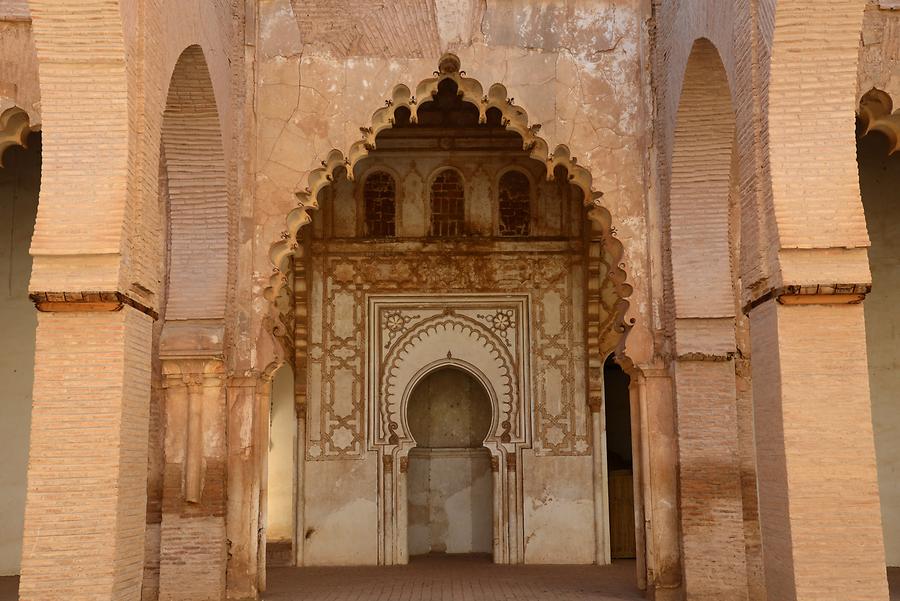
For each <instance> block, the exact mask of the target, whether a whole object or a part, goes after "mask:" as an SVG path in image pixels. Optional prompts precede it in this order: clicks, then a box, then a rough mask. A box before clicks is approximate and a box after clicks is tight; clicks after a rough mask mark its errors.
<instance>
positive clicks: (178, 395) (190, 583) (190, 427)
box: [159, 357, 228, 601]
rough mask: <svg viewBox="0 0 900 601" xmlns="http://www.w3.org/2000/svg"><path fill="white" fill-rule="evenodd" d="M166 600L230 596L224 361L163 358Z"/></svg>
mask: <svg viewBox="0 0 900 601" xmlns="http://www.w3.org/2000/svg"><path fill="white" fill-rule="evenodd" d="M163 373H164V376H165V387H166V418H165V422H166V436H165V468H164V475H163V502H162V523H161V527H160V560H159V563H160V565H159V599H160V601H209V600H213V599H223V598H224V597H225V569H226V561H227V554H228V549H227V542H226V537H225V468H226V461H225V448H226V445H225V379H224V365H223V363H222V361H221V359H218V358H212V357H207V358H181V359H165V360H163Z"/></svg>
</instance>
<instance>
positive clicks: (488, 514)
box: [407, 447, 494, 555]
mask: <svg viewBox="0 0 900 601" xmlns="http://www.w3.org/2000/svg"><path fill="white" fill-rule="evenodd" d="M407 477H408V488H407V494H408V495H409V511H408V514H407V515H408V520H409V525H408V536H409V554H410V555H425V554H426V553H431V552H437V553H490V552H491V551H492V543H493V515H494V500H493V490H494V489H493V478H492V472H491V456H490V453H489V452H488V450H487V449H485V448H484V447H482V448H479V449H466V448H450V449H422V448H416V449H413V450H412V451H410V454H409V472H408V476H407Z"/></svg>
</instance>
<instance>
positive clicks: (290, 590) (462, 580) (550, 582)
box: [263, 556, 644, 601]
mask: <svg viewBox="0 0 900 601" xmlns="http://www.w3.org/2000/svg"><path fill="white" fill-rule="evenodd" d="M268 580H269V590H268V591H267V592H266V593H265V595H263V599H265V601H548V600H553V601H588V600H590V601H632V600H639V599H643V598H644V597H643V595H642V594H641V592H640V591H639V590H637V587H636V586H635V583H634V582H635V580H634V562H633V561H624V562H616V563H615V564H614V565H612V566H607V567H602V568H600V567H597V566H500V565H494V564H493V563H491V561H490V558H488V557H487V556H485V557H478V556H448V557H423V558H414V559H413V561H412V562H411V563H410V564H409V565H408V566H396V567H356V568H272V569H270V570H269V575H268Z"/></svg>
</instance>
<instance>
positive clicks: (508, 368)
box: [368, 295, 532, 565]
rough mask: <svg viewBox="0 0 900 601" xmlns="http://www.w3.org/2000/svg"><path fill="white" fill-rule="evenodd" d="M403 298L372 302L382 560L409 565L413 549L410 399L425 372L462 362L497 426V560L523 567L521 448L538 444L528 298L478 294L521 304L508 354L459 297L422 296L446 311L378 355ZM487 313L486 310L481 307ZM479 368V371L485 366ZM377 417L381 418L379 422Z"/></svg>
mask: <svg viewBox="0 0 900 601" xmlns="http://www.w3.org/2000/svg"><path fill="white" fill-rule="evenodd" d="M398 299H399V300H400V303H401V304H402V303H404V302H407V301H408V300H409V299H408V298H406V299H405V298H404V297H382V298H379V297H372V298H370V307H371V308H370V315H373V316H376V317H375V318H374V319H371V320H370V330H371V331H372V333H371V335H370V339H371V340H373V341H378V342H377V343H373V344H372V345H371V347H372V348H371V355H372V357H370V361H369V363H370V370H369V378H370V388H369V399H370V400H369V406H368V412H369V414H370V415H371V416H373V418H372V419H370V424H369V443H368V447H369V449H370V450H373V451H376V452H377V453H378V456H379V466H378V471H379V477H378V480H379V499H380V500H379V505H380V508H379V513H378V516H379V520H380V525H379V539H380V540H379V545H378V548H379V554H380V556H379V563H381V564H384V565H393V564H405V563H407V562H408V560H409V554H408V549H407V540H408V539H407V525H408V520H407V515H406V509H407V485H406V479H407V469H408V456H409V452H410V450H412V449H413V448H414V447H415V446H416V441H415V439H414V438H413V436H412V434H411V432H410V430H409V425H408V423H407V421H406V411H407V405H408V402H409V397H410V394H411V393H412V390H413V389H414V388H415V385H416V383H418V382H419V381H420V380H421V379H422V378H423V377H425V375H427V374H428V373H432V372H433V371H434V370H435V369H438V368H440V367H442V366H444V367H445V366H448V365H457V366H458V367H460V368H461V369H463V370H465V371H466V372H467V373H470V374H472V375H473V377H475V378H476V379H477V380H478V381H479V382H480V383H481V384H482V385H483V386H484V388H485V390H486V391H487V392H488V396H489V398H490V400H491V428H490V430H489V433H488V436H487V437H486V438H485V441H484V445H483V446H485V447H486V448H487V449H488V450H489V451H490V453H491V456H492V465H491V469H492V471H493V474H494V485H493V496H494V520H493V521H494V533H495V537H494V550H493V556H494V561H495V562H496V563H522V562H524V540H523V536H524V534H523V532H524V519H523V507H522V502H523V500H522V481H523V480H522V461H521V451H522V449H525V448H530V447H531V446H532V439H531V436H532V432H531V420H530V408H531V394H530V393H531V390H530V384H529V380H530V375H529V374H530V366H529V365H528V362H527V358H526V355H525V354H524V353H525V349H527V348H528V343H527V340H528V332H527V328H525V327H524V325H523V324H524V323H526V322H527V317H525V316H526V315H527V314H528V300H527V299H526V298H524V297H522V298H517V299H512V300H511V299H510V298H509V297H506V298H503V299H501V298H500V297H497V296H494V295H482V296H480V297H479V296H476V297H474V300H470V301H469V302H471V303H473V304H474V303H475V302H478V303H479V304H478V305H477V306H479V307H482V308H483V307H490V306H494V305H492V303H501V302H504V301H505V304H497V305H496V306H497V307H504V308H507V307H517V308H516V309H512V310H514V311H515V317H514V318H513V320H512V321H514V322H515V323H516V324H517V325H516V326H515V327H516V329H517V333H516V335H515V337H517V338H518V339H519V340H520V341H521V344H520V345H519V346H517V347H516V348H515V349H514V350H510V349H507V347H506V346H505V344H504V342H503V340H501V339H500V337H499V336H498V335H497V334H495V333H494V332H492V331H491V330H490V328H489V327H488V326H487V325H485V324H483V323H480V322H479V321H477V320H475V319H472V318H471V317H468V316H466V315H464V314H463V311H464V310H465V307H466V302H465V301H463V300H462V299H459V298H454V297H440V296H438V297H430V298H429V297H421V298H418V299H417V303H416V304H418V305H420V306H425V307H427V306H429V305H430V306H432V307H433V308H441V312H440V313H439V314H438V315H435V316H433V317H430V318H426V319H424V320H422V321H421V322H419V323H416V324H414V325H411V326H410V328H409V329H408V330H406V331H404V332H402V333H401V334H400V335H399V336H397V337H396V338H395V339H393V340H391V341H390V343H389V345H388V347H387V348H386V349H385V355H384V357H383V358H379V356H380V351H377V352H376V350H375V347H380V346H382V345H381V342H380V340H381V339H380V338H379V337H378V336H377V334H376V333H375V332H374V330H375V329H376V328H375V326H374V324H375V323H378V322H380V318H379V317H377V316H379V315H384V314H386V313H389V312H390V310H391V308H392V307H394V306H398V305H396V304H393V303H394V302H396V301H397V300H398ZM482 310H483V309H482ZM479 366H480V367H479ZM374 416H379V418H378V419H375V418H374Z"/></svg>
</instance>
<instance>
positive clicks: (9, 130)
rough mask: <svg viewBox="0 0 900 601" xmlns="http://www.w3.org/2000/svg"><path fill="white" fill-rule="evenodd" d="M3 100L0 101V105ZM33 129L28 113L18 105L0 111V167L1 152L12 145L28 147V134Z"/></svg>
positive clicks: (2, 103)
mask: <svg viewBox="0 0 900 601" xmlns="http://www.w3.org/2000/svg"><path fill="white" fill-rule="evenodd" d="M4 104H6V103H4V102H2V101H0V106H3V105H4ZM33 131H38V130H37V129H36V128H32V127H31V120H30V118H29V116H28V113H27V112H26V111H25V110H24V109H21V108H19V107H18V106H15V105H13V106H11V107H9V108H7V109H6V110H4V111H3V112H2V113H0V168H2V167H3V154H4V153H5V152H6V149H7V148H12V147H13V146H22V147H24V148H27V147H28V136H29V134H31V132H33Z"/></svg>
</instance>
